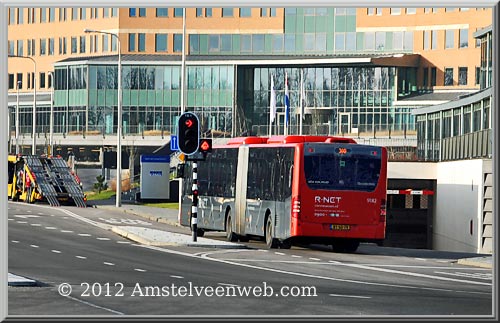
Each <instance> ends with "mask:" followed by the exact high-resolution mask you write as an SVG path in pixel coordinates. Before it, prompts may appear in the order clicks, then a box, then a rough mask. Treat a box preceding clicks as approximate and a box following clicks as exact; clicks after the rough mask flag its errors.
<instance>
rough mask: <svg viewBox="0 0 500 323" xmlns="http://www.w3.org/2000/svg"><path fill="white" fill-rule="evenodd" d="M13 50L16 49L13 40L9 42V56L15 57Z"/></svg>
mask: <svg viewBox="0 0 500 323" xmlns="http://www.w3.org/2000/svg"><path fill="white" fill-rule="evenodd" d="M15 49H16V43H15V42H14V41H13V40H9V55H16V54H15V52H14V51H15Z"/></svg>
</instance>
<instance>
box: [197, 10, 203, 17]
mask: <svg viewBox="0 0 500 323" xmlns="http://www.w3.org/2000/svg"><path fill="white" fill-rule="evenodd" d="M196 17H203V8H196Z"/></svg>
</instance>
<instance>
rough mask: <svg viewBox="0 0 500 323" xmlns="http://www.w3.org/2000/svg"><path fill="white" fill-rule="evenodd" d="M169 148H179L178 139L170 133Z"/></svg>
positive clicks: (174, 149)
mask: <svg viewBox="0 0 500 323" xmlns="http://www.w3.org/2000/svg"><path fill="white" fill-rule="evenodd" d="M170 150H171V151H177V150H179V141H178V140H177V136H176V135H171V136H170Z"/></svg>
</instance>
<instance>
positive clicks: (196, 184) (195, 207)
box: [191, 162, 198, 242]
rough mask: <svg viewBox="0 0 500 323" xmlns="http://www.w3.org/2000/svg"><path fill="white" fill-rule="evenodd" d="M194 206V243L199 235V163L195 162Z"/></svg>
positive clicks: (192, 208)
mask: <svg viewBox="0 0 500 323" xmlns="http://www.w3.org/2000/svg"><path fill="white" fill-rule="evenodd" d="M192 190H193V205H192V207H191V226H192V230H193V241H194V242H196V240H197V234H198V163H197V162H193V188H192Z"/></svg>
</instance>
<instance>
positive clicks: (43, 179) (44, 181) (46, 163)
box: [23, 155, 87, 207]
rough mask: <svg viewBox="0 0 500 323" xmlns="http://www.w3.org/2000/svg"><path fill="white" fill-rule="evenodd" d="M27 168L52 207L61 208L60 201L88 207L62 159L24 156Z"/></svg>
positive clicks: (78, 186)
mask: <svg viewBox="0 0 500 323" xmlns="http://www.w3.org/2000/svg"><path fill="white" fill-rule="evenodd" d="M23 158H24V160H25V162H26V166H27V167H28V169H29V170H30V171H31V172H32V173H33V174H34V175H35V184H36V186H37V187H38V190H39V192H40V193H41V195H42V196H43V197H44V198H46V199H47V202H48V203H49V204H50V205H51V206H60V205H61V204H60V202H59V200H60V199H66V198H67V199H68V200H73V202H74V203H75V205H76V206H78V207H86V206H87V205H86V204H85V199H84V193H83V191H82V189H81V187H80V185H79V184H78V183H77V181H76V179H75V177H74V176H73V175H72V174H71V171H70V169H69V167H68V166H67V165H66V162H65V161H64V160H63V159H62V158H61V157H52V158H47V157H40V156H35V155H27V156H23Z"/></svg>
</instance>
